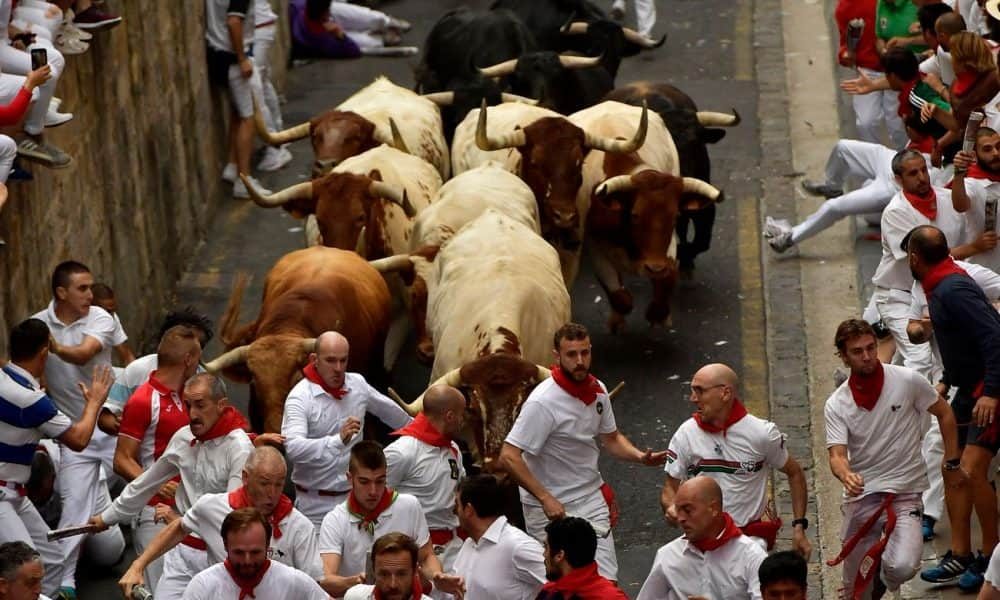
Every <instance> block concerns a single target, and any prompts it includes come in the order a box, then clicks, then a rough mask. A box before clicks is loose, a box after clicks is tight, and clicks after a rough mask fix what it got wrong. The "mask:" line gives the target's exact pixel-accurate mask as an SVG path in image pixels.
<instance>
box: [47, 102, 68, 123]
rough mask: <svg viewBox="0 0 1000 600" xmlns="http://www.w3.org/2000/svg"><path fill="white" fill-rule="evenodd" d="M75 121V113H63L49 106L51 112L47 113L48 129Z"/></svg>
mask: <svg viewBox="0 0 1000 600" xmlns="http://www.w3.org/2000/svg"><path fill="white" fill-rule="evenodd" d="M72 120H73V113H61V112H58V111H56V110H54V109H53V108H52V104H51V103H50V104H49V110H48V111H46V113H45V126H46V127H58V126H60V125H62V124H63V123H69V122H70V121H72Z"/></svg>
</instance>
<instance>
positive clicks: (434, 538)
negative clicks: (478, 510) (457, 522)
mask: <svg viewBox="0 0 1000 600" xmlns="http://www.w3.org/2000/svg"><path fill="white" fill-rule="evenodd" d="M456 537H457V538H459V539H460V540H465V538H467V537H469V535H468V534H467V533H465V530H464V529H462V528H461V527H459V528H458V529H431V544H433V545H435V546H444V545H445V544H447V543H448V542H450V541H451V540H453V539H455V538H456Z"/></svg>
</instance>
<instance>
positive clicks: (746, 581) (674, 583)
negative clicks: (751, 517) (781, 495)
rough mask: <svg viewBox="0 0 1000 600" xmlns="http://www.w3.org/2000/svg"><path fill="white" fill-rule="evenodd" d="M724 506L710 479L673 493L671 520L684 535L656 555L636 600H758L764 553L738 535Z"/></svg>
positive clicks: (687, 484) (694, 480)
mask: <svg viewBox="0 0 1000 600" xmlns="http://www.w3.org/2000/svg"><path fill="white" fill-rule="evenodd" d="M723 504H724V502H723V491H722V488H721V487H719V484H718V482H717V481H716V480H714V479H712V478H710V477H706V476H704V475H700V476H697V477H694V478H692V479H689V480H687V481H685V482H684V483H682V484H681V485H680V486H679V487H678V488H677V493H676V494H675V496H674V506H675V508H676V510H677V513H676V514H677V516H676V520H677V524H678V525H679V526H680V528H681V529H682V530H684V536H683V537H679V538H677V539H675V540H673V541H672V542H670V543H669V544H667V545H666V546H663V547H662V548H660V549H659V550H658V551H657V552H656V558H655V559H654V560H653V568H652V570H651V571H650V572H649V576H648V577H647V578H646V582H645V583H643V584H642V589H641V590H639V596H638V597H637V599H636V600H693V599H696V598H711V599H715V598H725V599H726V600H749V599H751V598H752V599H754V600H759V599H760V598H761V593H760V583H759V580H758V577H757V572H758V569H759V568H760V563H761V562H763V561H764V558H765V557H766V556H767V553H766V552H765V551H764V549H763V548H761V547H760V544H758V543H757V542H756V541H754V540H752V539H751V538H749V537H747V536H745V535H743V533H742V532H741V531H740V529H739V527H737V526H736V524H735V523H734V522H733V517H731V516H730V515H729V513H727V512H725V511H724V510H723V509H722V506H723Z"/></svg>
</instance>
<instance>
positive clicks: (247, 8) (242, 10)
mask: <svg viewBox="0 0 1000 600" xmlns="http://www.w3.org/2000/svg"><path fill="white" fill-rule="evenodd" d="M253 1H254V0H205V41H207V42H208V45H209V46H211V47H212V48H214V49H215V50H223V51H225V52H233V43H232V41H231V40H230V39H229V27H228V26H227V25H226V20H227V19H228V18H229V17H231V16H236V17H239V18H241V19H242V20H243V50H244V52H246V51H249V50H250V47H251V46H252V45H253V32H254V13H255V11H254V7H253V6H251V4H252V3H253Z"/></svg>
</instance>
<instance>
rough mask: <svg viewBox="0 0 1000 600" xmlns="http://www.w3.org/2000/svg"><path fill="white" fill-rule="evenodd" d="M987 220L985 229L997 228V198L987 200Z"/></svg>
mask: <svg viewBox="0 0 1000 600" xmlns="http://www.w3.org/2000/svg"><path fill="white" fill-rule="evenodd" d="M985 216H986V221H985V225H986V226H985V227H984V228H983V231H996V230H997V199H996V198H990V199H988V200H987V201H986V215H985Z"/></svg>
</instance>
